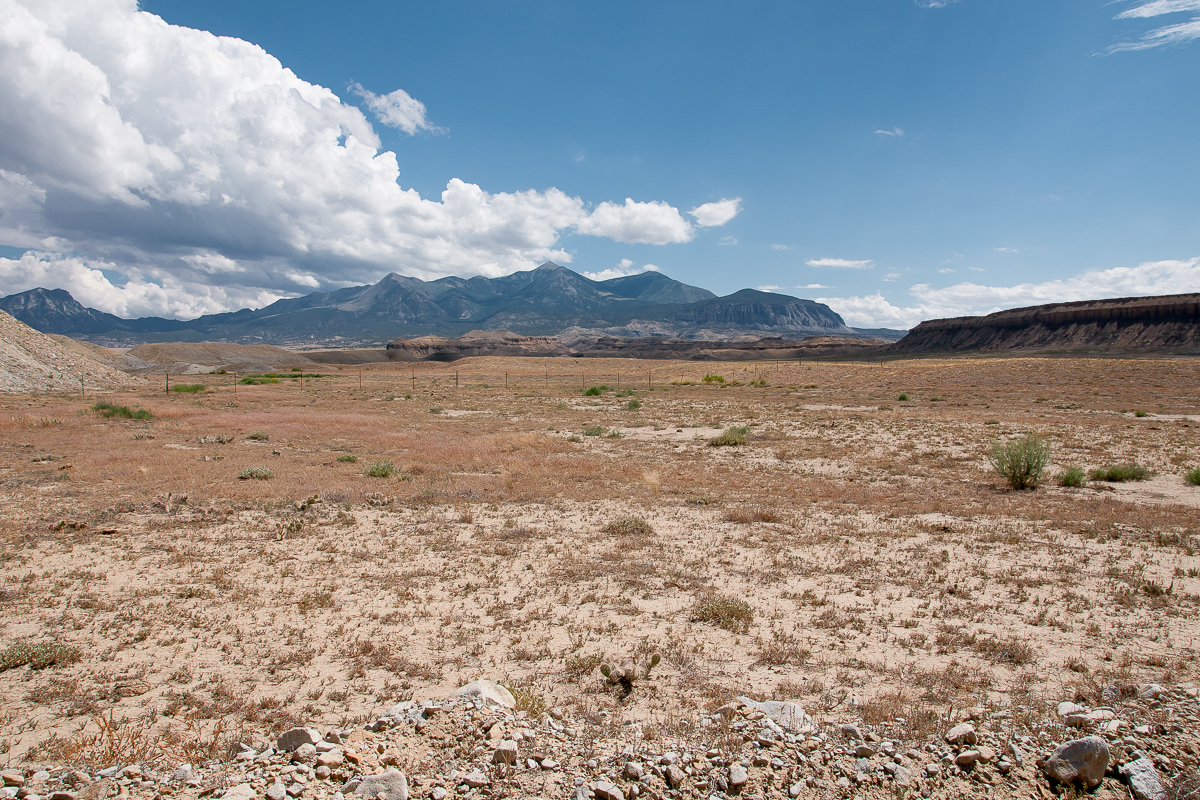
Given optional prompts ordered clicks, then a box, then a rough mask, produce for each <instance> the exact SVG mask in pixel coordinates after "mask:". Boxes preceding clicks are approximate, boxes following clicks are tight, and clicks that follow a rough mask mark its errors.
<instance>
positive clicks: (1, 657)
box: [0, 642, 81, 672]
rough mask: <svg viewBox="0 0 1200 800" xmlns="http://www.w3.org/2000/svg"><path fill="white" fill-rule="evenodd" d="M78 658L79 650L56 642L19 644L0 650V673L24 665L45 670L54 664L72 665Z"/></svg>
mask: <svg viewBox="0 0 1200 800" xmlns="http://www.w3.org/2000/svg"><path fill="white" fill-rule="evenodd" d="M80 658H81V655H80V653H79V650H77V649H76V648H74V647H68V646H67V645H65V644H60V643H58V642H38V643H37V644H32V643H30V642H20V643H18V644H14V645H12V646H11V647H6V648H5V649H3V650H0V672H3V671H4V670H7V669H16V668H17V667H23V666H25V665H26V664H28V665H29V668H30V669H45V668H46V667H49V666H53V665H54V664H60V665H61V664H74V663H75V662H76V661H78V660H79V659H80Z"/></svg>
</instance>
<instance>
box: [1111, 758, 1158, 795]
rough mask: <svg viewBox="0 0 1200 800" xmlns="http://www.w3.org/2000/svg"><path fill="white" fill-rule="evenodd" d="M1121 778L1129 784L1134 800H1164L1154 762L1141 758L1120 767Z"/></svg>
mask: <svg viewBox="0 0 1200 800" xmlns="http://www.w3.org/2000/svg"><path fill="white" fill-rule="evenodd" d="M1121 777H1122V778H1124V779H1125V781H1126V782H1127V783H1128V784H1129V788H1130V790H1131V791H1132V792H1133V796H1134V797H1135V798H1136V800H1166V798H1167V792H1166V789H1164V788H1163V785H1162V781H1161V780H1159V777H1158V770H1156V769H1155V768H1154V762H1152V761H1151V760H1150V759H1148V758H1146V757H1145V756H1142V757H1141V758H1137V759H1134V760H1133V761H1130V762H1128V763H1126V764H1122V765H1121Z"/></svg>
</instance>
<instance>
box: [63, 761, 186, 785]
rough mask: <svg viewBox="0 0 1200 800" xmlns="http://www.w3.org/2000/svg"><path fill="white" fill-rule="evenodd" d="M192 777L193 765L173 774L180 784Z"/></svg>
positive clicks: (182, 767)
mask: <svg viewBox="0 0 1200 800" xmlns="http://www.w3.org/2000/svg"><path fill="white" fill-rule="evenodd" d="M68 777H70V776H68ZM192 777H193V776H192V765H191V764H184V765H183V766H181V767H180V768H179V769H177V770H175V771H174V772H173V773H171V778H172V779H174V780H176V781H179V782H180V783H187V782H188V781H190V780H191V779H192ZM75 784H76V781H74V780H72V781H71V783H70V785H71V786H74V785H75Z"/></svg>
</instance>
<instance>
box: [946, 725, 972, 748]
mask: <svg viewBox="0 0 1200 800" xmlns="http://www.w3.org/2000/svg"><path fill="white" fill-rule="evenodd" d="M978 740H979V739H978V737H977V736H976V735H975V726H974V725H972V724H971V723H969V722H963V723H960V724H958V725H955V726H954V727H953V728H951V729H950V730H949V731H947V732H946V741H947V742H948V743H949V744H965V745H973V744H975V742H977V741H978Z"/></svg>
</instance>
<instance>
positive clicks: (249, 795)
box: [221, 783, 258, 800]
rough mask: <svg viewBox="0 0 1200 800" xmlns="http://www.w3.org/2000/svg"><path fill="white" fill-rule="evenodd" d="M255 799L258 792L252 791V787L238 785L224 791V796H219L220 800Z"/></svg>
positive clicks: (246, 784) (245, 784) (242, 784)
mask: <svg viewBox="0 0 1200 800" xmlns="http://www.w3.org/2000/svg"><path fill="white" fill-rule="evenodd" d="M257 797H258V792H256V791H254V787H253V786H251V785H250V784H248V783H239V784H238V785H237V786H231V787H229V788H228V789H226V790H225V794H223V795H221V800H256V798H257Z"/></svg>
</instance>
